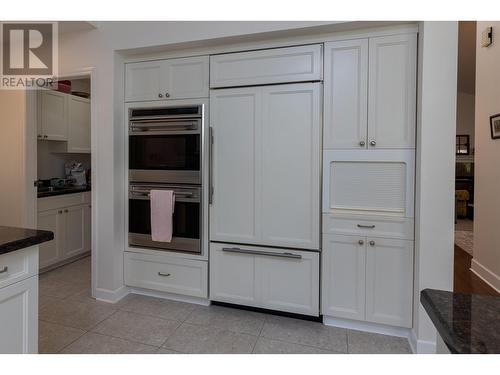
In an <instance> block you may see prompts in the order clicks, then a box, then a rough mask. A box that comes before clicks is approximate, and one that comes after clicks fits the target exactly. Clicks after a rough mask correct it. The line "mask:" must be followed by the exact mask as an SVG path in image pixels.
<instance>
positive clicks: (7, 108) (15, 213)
mask: <svg viewBox="0 0 500 375" xmlns="http://www.w3.org/2000/svg"><path fill="white" fill-rule="evenodd" d="M13 108H15V109H16V110H12V109H13ZM0 113H1V114H2V115H1V116H0V129H1V130H2V135H1V137H0V161H1V162H0V176H1V194H0V225H7V226H23V225H24V222H25V221H24V220H25V217H24V213H25V204H26V203H27V202H26V201H25V195H24V193H25V190H24V186H25V180H24V171H25V170H24V156H25V155H24V140H25V136H24V134H25V123H26V122H25V119H26V117H25V113H26V96H25V93H24V91H20V90H9V91H7V90H0Z"/></svg>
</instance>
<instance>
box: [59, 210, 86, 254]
mask: <svg viewBox="0 0 500 375" xmlns="http://www.w3.org/2000/svg"><path fill="white" fill-rule="evenodd" d="M87 209H88V207H87V206H86V205H82V206H73V207H68V208H65V209H64V222H65V225H64V226H65V233H64V248H63V258H70V257H72V256H75V255H78V254H80V253H83V252H84V251H85V250H86V248H85V246H86V245H87V241H86V231H87V229H86V225H85V224H86V217H87Z"/></svg>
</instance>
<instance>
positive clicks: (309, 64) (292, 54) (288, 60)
mask: <svg viewBox="0 0 500 375" xmlns="http://www.w3.org/2000/svg"><path fill="white" fill-rule="evenodd" d="M321 49H322V46H321V45H320V44H312V45H305V46H297V47H283V48H271V49H265V50H258V51H248V52H237V53H227V54H220V55H213V56H210V88H216V87H236V86H249V85H263V84H270V83H285V82H305V81H319V80H321V77H322V69H321V68H322V64H321V58H322V55H321Z"/></svg>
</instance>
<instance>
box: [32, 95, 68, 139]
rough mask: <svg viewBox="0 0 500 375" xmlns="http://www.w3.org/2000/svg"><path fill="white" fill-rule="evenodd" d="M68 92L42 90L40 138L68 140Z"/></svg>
mask: <svg viewBox="0 0 500 375" xmlns="http://www.w3.org/2000/svg"><path fill="white" fill-rule="evenodd" d="M67 97H68V95H67V94H64V93H62V92H58V91H52V90H42V91H40V96H39V97H38V99H39V103H38V105H39V119H38V121H39V122H40V126H39V128H38V130H39V132H41V133H40V134H38V135H39V137H38V139H43V140H49V141H66V140H67V139H68V122H67Z"/></svg>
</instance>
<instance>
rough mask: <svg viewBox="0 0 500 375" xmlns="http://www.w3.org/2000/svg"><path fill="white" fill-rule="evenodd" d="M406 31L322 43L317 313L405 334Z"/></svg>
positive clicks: (409, 180) (411, 72)
mask: <svg viewBox="0 0 500 375" xmlns="http://www.w3.org/2000/svg"><path fill="white" fill-rule="evenodd" d="M416 42H417V36H416V34H415V33H410V34H400V35H389V36H377V37H373V38H364V39H355V40H345V41H335V42H329V43H326V44H325V81H324V87H325V102H324V132H323V133H324V139H323V149H324V151H323V205H322V208H323V209H322V211H323V228H322V233H323V237H322V244H323V249H322V296H321V297H322V298H321V301H322V302H321V304H322V306H321V310H322V313H323V315H324V316H326V317H331V318H336V319H349V320H359V321H364V322H369V323H374V324H383V325H390V326H398V327H407V328H409V327H411V325H412V300H413V252H414V250H413V248H414V243H413V239H414V228H413V226H414V219H413V215H414V212H413V211H414V210H413V206H414V173H415V149H414V147H415V113H416V112H415V103H416V56H417V50H416V48H417V44H416Z"/></svg>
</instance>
